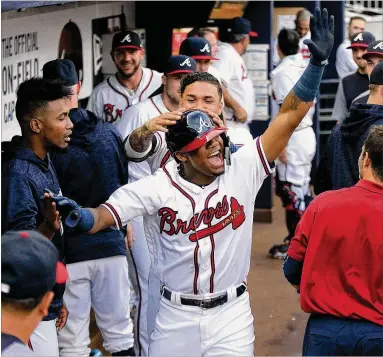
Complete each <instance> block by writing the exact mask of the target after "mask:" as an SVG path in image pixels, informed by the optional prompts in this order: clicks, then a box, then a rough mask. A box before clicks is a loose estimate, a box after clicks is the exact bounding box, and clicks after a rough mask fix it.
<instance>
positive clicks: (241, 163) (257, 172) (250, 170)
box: [230, 137, 275, 200]
mask: <svg viewBox="0 0 383 357" xmlns="http://www.w3.org/2000/svg"><path fill="white" fill-rule="evenodd" d="M231 158H232V159H231V167H230V170H232V172H233V175H234V176H235V178H234V181H235V182H236V183H237V184H238V182H240V180H242V179H243V180H245V182H246V185H247V186H248V188H249V191H250V192H251V194H252V196H253V199H254V200H255V197H256V195H257V193H258V191H259V189H260V188H261V186H262V183H263V181H264V180H265V178H266V177H267V176H269V175H270V174H271V173H273V172H274V166H275V165H274V163H273V164H269V162H268V161H267V158H266V155H265V153H264V151H263V146H262V137H257V138H256V139H254V140H253V141H252V142H251V143H250V144H245V145H244V146H243V147H242V148H241V149H239V150H238V151H237V152H235V153H234V154H233V155H232V156H231ZM233 184H234V183H233Z"/></svg>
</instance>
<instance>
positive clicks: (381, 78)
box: [370, 61, 383, 86]
mask: <svg viewBox="0 0 383 357" xmlns="http://www.w3.org/2000/svg"><path fill="white" fill-rule="evenodd" d="M370 84H376V85H378V86H383V61H382V62H379V63H378V64H377V65H376V66H375V67H374V69H373V70H372V72H371V74H370Z"/></svg>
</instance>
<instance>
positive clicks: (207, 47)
mask: <svg viewBox="0 0 383 357" xmlns="http://www.w3.org/2000/svg"><path fill="white" fill-rule="evenodd" d="M200 52H208V53H210V48H209V45H208V44H206V45H205V46H204V47H203V48H202V49H200Z"/></svg>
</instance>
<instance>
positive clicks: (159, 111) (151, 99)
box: [149, 98, 162, 115]
mask: <svg viewBox="0 0 383 357" xmlns="http://www.w3.org/2000/svg"><path fill="white" fill-rule="evenodd" d="M149 99H150V101H151V102H152V104H153V105H154V107H155V108H156V109H157V110H158V113H160V115H161V114H162V112H161V110H160V109H159V108H158V107H157V105H156V103H154V100H153V98H149Z"/></svg>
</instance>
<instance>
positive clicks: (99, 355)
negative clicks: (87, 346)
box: [89, 348, 102, 357]
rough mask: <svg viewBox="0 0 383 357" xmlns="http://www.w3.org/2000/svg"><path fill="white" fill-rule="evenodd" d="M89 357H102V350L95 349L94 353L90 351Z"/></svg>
mask: <svg viewBox="0 0 383 357" xmlns="http://www.w3.org/2000/svg"><path fill="white" fill-rule="evenodd" d="M89 356H94V357H102V352H101V351H100V350H98V349H96V348H94V349H93V350H92V351H90V355H89Z"/></svg>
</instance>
